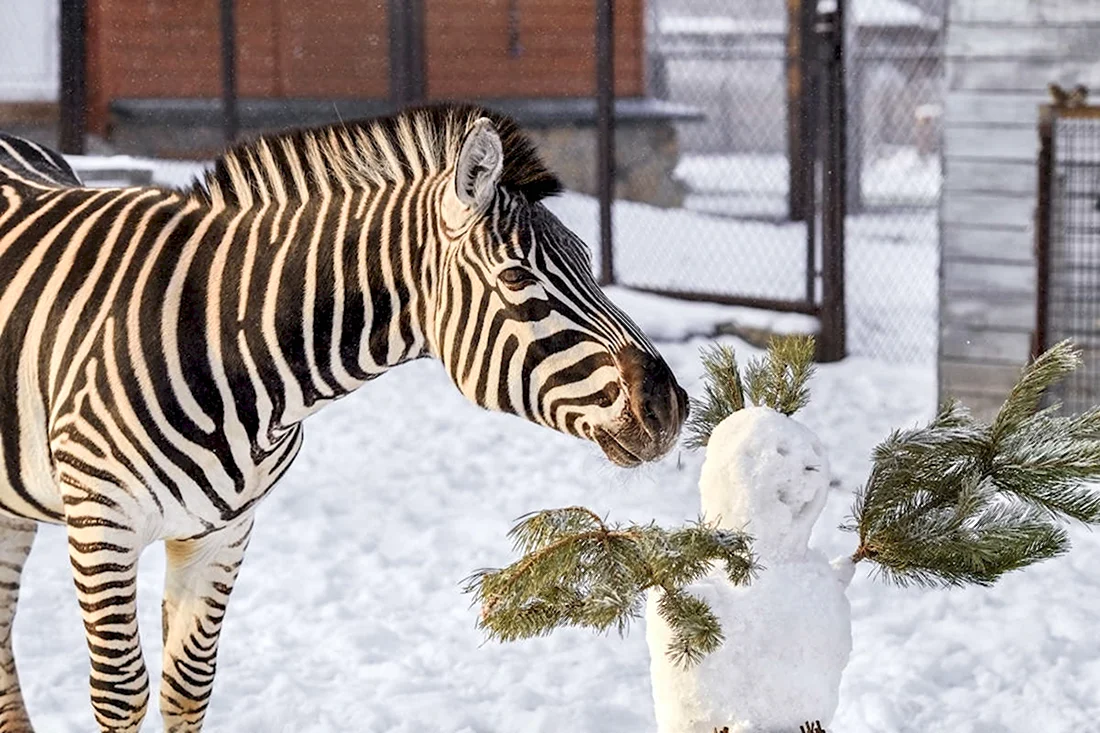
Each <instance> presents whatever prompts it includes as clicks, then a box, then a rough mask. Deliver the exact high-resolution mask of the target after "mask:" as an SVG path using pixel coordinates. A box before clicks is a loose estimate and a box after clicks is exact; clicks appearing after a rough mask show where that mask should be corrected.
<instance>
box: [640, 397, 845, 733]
mask: <svg viewBox="0 0 1100 733" xmlns="http://www.w3.org/2000/svg"><path fill="white" fill-rule="evenodd" d="M830 478H831V476H830V472H829V463H828V457H827V456H826V454H825V451H824V449H823V447H822V445H821V442H820V441H819V440H818V438H817V436H816V435H814V434H813V433H812V432H811V431H810V430H808V429H807V428H806V427H805V426H804V425H802V424H801V423H799V422H798V421H797V420H794V419H792V418H790V417H787V416H786V415H782V414H780V413H778V412H775V411H774V410H771V409H769V408H766V407H749V408H746V409H744V410H740V411H738V412H736V413H734V414H733V415H731V416H729V417H727V418H726V419H725V420H723V421H722V422H721V423H720V424H719V425H718V426H717V427H716V428H715V430H714V432H713V433H712V434H711V437H710V442H709V443H708V444H707V448H706V458H705V460H704V462H703V468H702V473H701V476H700V478H699V490H700V494H701V497H702V508H703V517H704V519H706V520H708V521H711V522H716V523H718V525H719V526H721V527H722V528H725V529H733V530H742V529H743V530H746V531H748V532H749V533H750V534H751V535H752V536H753V551H754V553H755V554H756V555H757V557H758V559H759V562H760V564H761V566H762V567H761V569H760V571H759V573H758V575H757V576H756V577H755V578H754V579H753V581H752V582H751V583H750V584H749V585H747V586H734V585H732V584H731V583H730V582H729V580H728V579H727V578H726V577H724V575H723V574H722V572H721V570H720V569H716V570H713V571H712V572H711V573H710V574H709V575H708V576H707V577H705V578H703V579H702V580H700V581H698V582H696V583H693V584H691V585H689V586H688V587H687V588H686V590H687V592H689V593H691V594H693V595H696V596H698V597H700V598H702V599H704V600H706V601H707V602H708V603H709V604H710V606H711V608H712V609H713V610H714V612H715V615H716V616H717V617H718V619H719V621H720V622H721V623H722V630H723V632H724V633H725V635H726V643H725V644H724V645H723V646H722V647H720V648H719V649H718V650H717V651H715V652H713V653H712V654H710V655H708V656H707V657H706V658H704V659H703V661H702V662H701V663H700V664H699V665H698V666H696V667H692V668H688V669H683V668H680V667H677V666H676V665H675V664H673V663H672V662H671V661H670V660H669V659H668V657H667V656H666V655H665V654H664V650H665V649H667V648H668V646H669V643H670V642H671V641H672V638H673V634H672V631H671V629H670V628H669V626H668V625H667V624H666V623H665V622H664V620H663V619H662V618H661V617H660V614H659V613H658V610H657V609H658V605H657V604H658V601H659V599H660V594H659V593H657V592H651V593H650V595H649V598H648V599H647V603H646V641H647V642H648V645H649V652H650V656H651V663H650V668H651V675H652V685H653V697H654V707H655V715H656V718H657V730H658V733H711V732H712V731H714V730H715V729H721V728H723V727H725V726H728V727H729V728H730V729H731V731H733V733H750V732H753V731H791V733H793V732H794V731H796V730H797V729H798V726H799V725H801V724H802V723H803V722H804V721H807V720H819V721H821V723H822V724H823V725H826V726H827V725H828V724H829V723H830V721H831V720H832V718H833V713H834V712H835V711H836V707H837V702H838V697H839V692H840V680H841V674H842V673H843V671H844V667H845V665H846V664H847V663H848V655H849V653H850V652H851V649H852V633H851V610H850V607H849V604H848V599H847V597H846V596H845V594H844V591H845V588H846V587H847V584H848V583H847V580H850V578H851V576H850V575H844V574H839V575H838V573H837V572H836V571H834V569H833V567H832V566H831V565H830V564H829V563H828V562H827V561H826V559H825V556H824V555H822V554H821V553H820V552H817V551H814V550H810V549H809V548H808V547H807V543H808V542H809V540H810V534H811V532H812V531H813V527H814V523H815V522H816V521H817V518H818V517H819V516H820V514H821V510H822V508H823V506H824V504H825V500H826V497H827V495H828V491H829V482H830Z"/></svg>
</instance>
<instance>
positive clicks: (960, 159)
mask: <svg viewBox="0 0 1100 733" xmlns="http://www.w3.org/2000/svg"><path fill="white" fill-rule="evenodd" d="M946 52H947V67H946V73H947V95H946V110H945V116H944V122H945V131H944V135H945V141H944V145H945V147H944V157H945V162H944V165H945V180H944V194H943V203H942V209H941V221H942V228H943V231H942V235H943V237H942V242H943V244H942V254H943V257H942V263H941V277H940V282H941V299H940V321H941V326H940V363H939V380H940V392H941V395H942V396H948V395H950V396H955V397H959V398H960V399H963V400H964V401H965V402H966V403H967V404H969V405H971V406H972V407H973V408H974V409H975V410H977V411H980V412H984V413H988V412H990V411H992V410H993V409H995V408H996V406H997V405H999V404H1000V402H1001V401H1002V400H1003V398H1004V396H1005V393H1006V391H1007V390H1008V389H1009V387H1010V386H1011V385H1012V383H1013V382H1014V381H1015V379H1016V377H1017V376H1018V373H1019V367H1020V366H1021V365H1022V364H1023V363H1024V362H1025V361H1026V360H1027V359H1028V357H1029V355H1030V351H1031V346H1032V336H1033V332H1034V328H1035V297H1036V288H1035V282H1036V278H1035V254H1034V242H1035V239H1034V234H1035V230H1034V214H1035V198H1036V164H1037V163H1036V159H1037V154H1038V144H1039V137H1038V108H1039V105H1041V104H1043V103H1045V102H1046V101H1048V100H1049V99H1050V96H1049V93H1048V91H1047V84H1048V83H1050V82H1056V83H1059V84H1061V85H1063V86H1066V87H1069V86H1072V85H1074V84H1077V83H1084V84H1088V85H1089V86H1090V87H1092V88H1093V89H1094V90H1095V91H1094V94H1095V96H1096V97H1100V0H950V7H949V11H948V28H947V51H946ZM1098 297H1100V295H1098Z"/></svg>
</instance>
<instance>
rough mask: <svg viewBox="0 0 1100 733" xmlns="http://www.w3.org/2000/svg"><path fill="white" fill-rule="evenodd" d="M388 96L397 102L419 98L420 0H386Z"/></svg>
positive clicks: (421, 84)
mask: <svg viewBox="0 0 1100 733" xmlns="http://www.w3.org/2000/svg"><path fill="white" fill-rule="evenodd" d="M389 25H390V100H391V101H392V102H393V103H394V104H395V105H397V106H403V105H406V104H412V103H415V102H420V101H422V100H423V99H424V97H425V95H426V93H427V84H426V83H425V80H424V5H423V3H422V2H421V0H390V3H389Z"/></svg>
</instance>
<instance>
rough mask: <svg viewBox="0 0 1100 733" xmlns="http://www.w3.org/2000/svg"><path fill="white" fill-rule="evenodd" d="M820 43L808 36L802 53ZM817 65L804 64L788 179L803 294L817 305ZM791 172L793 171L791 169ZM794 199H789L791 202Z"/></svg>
mask: <svg viewBox="0 0 1100 733" xmlns="http://www.w3.org/2000/svg"><path fill="white" fill-rule="evenodd" d="M819 43H820V41H819V40H818V39H817V37H816V36H814V35H811V36H810V38H809V39H808V41H807V42H806V43H804V44H803V46H802V48H803V53H804V54H805V55H806V56H808V57H810V58H814V57H816V56H817V55H818V50H817V44H819ZM820 66H821V65H820V64H810V63H806V64H805V71H806V75H805V76H803V77H802V100H801V111H800V113H799V114H801V115H802V117H801V120H800V121H799V130H800V135H801V138H800V139H799V141H798V155H799V156H800V158H801V163H800V164H799V166H798V169H797V170H798V173H799V176H800V178H799V179H797V180H795V179H792V181H791V182H792V184H793V183H797V184H798V188H799V194H798V197H797V202H798V205H799V207H800V209H799V211H798V213H799V214H800V216H801V221H803V222H805V225H806V295H805V300H806V302H807V303H817V275H818V273H817V242H818V234H819V232H818V229H819V221H818V213H819V212H818V204H817V197H818V190H817V189H818V158H819V157H820V155H821V151H820V148H821V140H820V138H821V134H820V128H821V124H822V122H824V120H823V115H822V109H821V103H820V102H821V99H822V96H821V95H822V91H821V86H822V79H823V74H822V71H821V68H820ZM792 170H793V169H792ZM794 200H795V199H792V201H794Z"/></svg>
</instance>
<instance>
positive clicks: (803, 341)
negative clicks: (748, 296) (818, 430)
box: [745, 336, 814, 415]
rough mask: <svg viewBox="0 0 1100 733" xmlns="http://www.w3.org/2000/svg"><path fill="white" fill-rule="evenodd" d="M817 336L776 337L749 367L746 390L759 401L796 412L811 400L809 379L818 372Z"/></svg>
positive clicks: (746, 376) (781, 410) (750, 397)
mask: <svg viewBox="0 0 1100 733" xmlns="http://www.w3.org/2000/svg"><path fill="white" fill-rule="evenodd" d="M813 360H814V338H813V336H786V337H782V338H772V339H771V341H769V342H768V353H767V354H766V355H765V356H764V357H763V358H762V359H753V360H752V361H750V362H749V366H748V369H746V370H745V390H746V393H747V394H748V396H749V399H750V400H752V402H754V403H755V404H757V405H761V406H765V407H770V408H772V409H773V410H775V411H777V412H782V413H783V414H784V415H793V414H794V413H796V412H798V411H799V410H801V409H802V408H803V407H805V406H806V404H807V403H808V402H809V401H810V392H809V388H808V387H807V383H808V382H809V380H810V377H812V376H813V373H814V366H813Z"/></svg>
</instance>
